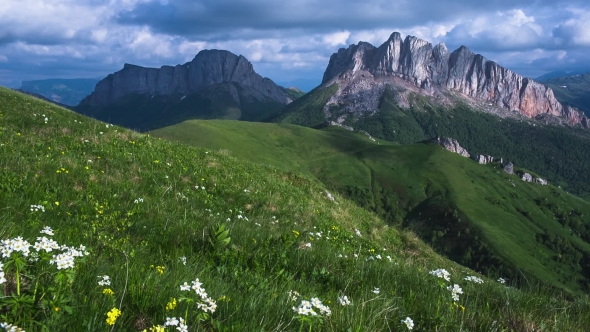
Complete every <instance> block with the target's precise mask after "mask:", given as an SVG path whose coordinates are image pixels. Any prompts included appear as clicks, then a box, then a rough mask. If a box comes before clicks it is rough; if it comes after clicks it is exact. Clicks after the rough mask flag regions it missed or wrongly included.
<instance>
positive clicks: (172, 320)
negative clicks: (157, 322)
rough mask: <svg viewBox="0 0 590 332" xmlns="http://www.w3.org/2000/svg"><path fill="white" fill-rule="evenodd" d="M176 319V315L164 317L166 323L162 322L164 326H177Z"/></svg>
mask: <svg viewBox="0 0 590 332" xmlns="http://www.w3.org/2000/svg"><path fill="white" fill-rule="evenodd" d="M178 323H179V321H178V319H177V318H176V317H172V318H170V317H166V323H164V326H178Z"/></svg>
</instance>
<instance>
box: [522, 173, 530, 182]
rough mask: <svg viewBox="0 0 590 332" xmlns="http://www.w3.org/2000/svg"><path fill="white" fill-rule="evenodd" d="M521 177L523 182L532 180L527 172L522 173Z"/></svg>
mask: <svg viewBox="0 0 590 332" xmlns="http://www.w3.org/2000/svg"><path fill="white" fill-rule="evenodd" d="M521 179H522V181H524V182H533V177H532V176H531V175H530V174H529V173H524V174H523V175H522V177H521Z"/></svg>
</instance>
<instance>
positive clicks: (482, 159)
mask: <svg viewBox="0 0 590 332" xmlns="http://www.w3.org/2000/svg"><path fill="white" fill-rule="evenodd" d="M473 159H475V161H477V162H478V163H480V164H482V165H485V164H489V163H491V162H493V161H494V157H492V156H486V155H483V154H478V155H475V156H474V158H473Z"/></svg>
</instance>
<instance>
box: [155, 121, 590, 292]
mask: <svg viewBox="0 0 590 332" xmlns="http://www.w3.org/2000/svg"><path fill="white" fill-rule="evenodd" d="M152 135H154V136H156V137H161V138H165V139H169V140H174V141H178V142H183V143H187V144H191V145H195V146H200V147H205V148H208V149H214V150H220V151H222V152H223V153H227V154H229V155H231V156H235V157H237V158H239V159H244V160H249V161H252V162H256V163H261V164H267V165H273V166H277V167H281V168H283V169H285V170H291V171H295V172H300V173H303V174H308V175H309V176H311V178H312V179H316V180H319V181H320V182H322V183H323V184H325V185H326V186H327V187H328V188H329V189H330V190H333V191H337V192H339V193H341V194H342V195H344V196H347V197H349V198H351V199H353V200H354V201H356V202H357V204H359V205H360V206H362V207H364V208H367V209H369V210H372V211H374V212H376V213H377V214H378V215H380V216H381V217H382V218H383V219H384V220H385V221H386V222H387V223H388V224H389V225H396V226H402V225H403V226H405V227H408V228H410V229H412V230H414V231H415V232H416V233H418V234H419V235H420V236H421V237H422V238H423V239H424V240H425V241H427V242H429V243H430V244H431V245H433V246H434V247H435V249H437V251H439V252H441V253H443V254H445V255H447V256H448V257H450V258H452V259H454V260H455V261H457V262H459V263H461V264H464V265H466V266H470V267H472V268H474V269H476V270H478V271H482V272H485V273H486V274H489V275H491V276H500V275H504V276H510V278H512V279H520V278H522V273H523V272H524V273H526V275H527V277H531V276H532V277H536V278H539V279H540V280H542V281H543V282H546V283H549V284H551V285H553V286H556V287H559V288H565V289H567V290H569V291H572V292H577V291H579V290H588V282H590V265H589V263H590V245H589V244H588V243H590V222H589V220H588V216H589V215H590V203H588V202H587V201H584V200H582V199H580V198H577V197H575V196H572V195H570V194H567V193H565V192H564V191H562V190H561V189H558V188H556V187H555V186H553V185H549V186H540V185H537V184H533V183H525V182H523V181H521V180H520V178H519V177H518V176H517V175H512V176H510V175H508V174H506V173H504V172H503V171H501V167H500V166H499V165H498V164H491V165H479V164H477V163H476V162H474V161H472V160H470V159H468V158H464V157H461V156H459V155H457V154H453V153H450V152H447V151H445V150H444V149H442V148H440V147H438V146H433V145H426V144H414V145H396V144H394V143H388V142H384V141H379V142H372V141H370V140H369V139H368V138H367V136H364V135H360V134H356V133H351V132H349V131H347V130H344V129H342V128H339V127H329V128H328V129H326V130H314V129H310V128H304V127H299V126H293V125H287V124H263V123H247V122H239V121H188V122H184V123H181V124H179V125H176V126H172V127H167V128H162V129H160V130H156V131H153V132H152ZM570 229H571V231H570Z"/></svg>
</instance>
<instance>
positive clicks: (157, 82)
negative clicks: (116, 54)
mask: <svg viewBox="0 0 590 332" xmlns="http://www.w3.org/2000/svg"><path fill="white" fill-rule="evenodd" d="M225 82H234V83H238V84H240V85H241V86H242V87H246V88H248V89H249V90H250V94H251V95H252V96H253V97H255V98H257V99H261V98H269V99H271V100H274V101H277V102H280V103H284V104H287V103H289V102H290V101H291V100H290V99H289V98H288V97H287V95H286V94H285V92H284V91H283V90H282V89H281V88H280V87H279V86H278V85H276V84H274V82H273V81H272V80H270V79H268V78H263V77H262V76H260V75H258V74H257V73H256V72H255V71H254V69H253V67H252V64H251V63H250V62H249V61H248V60H247V59H246V58H245V57H243V56H241V55H240V56H237V55H235V54H233V53H231V52H228V51H223V50H204V51H201V52H199V54H197V56H195V58H194V59H193V60H192V61H191V62H187V63H185V64H184V65H176V66H174V67H172V66H163V67H161V68H144V67H140V66H135V65H131V64H125V66H124V67H123V69H122V70H120V71H118V72H116V73H114V74H110V75H108V76H107V77H106V78H105V79H103V80H101V81H100V82H98V84H97V85H96V88H95V90H94V92H93V93H92V94H91V95H90V96H88V97H86V98H85V99H84V100H83V101H82V104H87V105H90V106H100V105H106V104H110V103H112V102H114V101H115V100H117V99H119V98H120V97H122V96H124V95H126V94H129V93H140V94H147V95H152V96H153V95H171V94H188V93H192V92H197V91H201V90H203V89H206V88H207V87H209V86H211V85H213V84H216V83H225ZM234 95H235V97H237V93H235V94H234ZM238 102H239V101H238Z"/></svg>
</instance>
